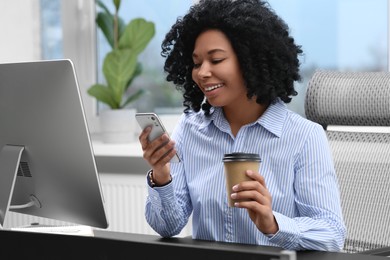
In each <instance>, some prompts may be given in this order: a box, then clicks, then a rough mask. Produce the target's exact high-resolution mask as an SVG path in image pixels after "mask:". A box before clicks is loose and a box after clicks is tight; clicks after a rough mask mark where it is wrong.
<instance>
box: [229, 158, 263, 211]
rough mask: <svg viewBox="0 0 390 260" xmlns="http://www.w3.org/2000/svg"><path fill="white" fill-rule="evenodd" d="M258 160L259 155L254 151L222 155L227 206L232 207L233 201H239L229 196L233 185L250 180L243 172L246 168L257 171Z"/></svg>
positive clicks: (259, 160)
mask: <svg viewBox="0 0 390 260" xmlns="http://www.w3.org/2000/svg"><path fill="white" fill-rule="evenodd" d="M260 162H261V159H260V156H259V155H258V154H254V153H230V154H225V155H224V157H223V163H224V172H225V178H226V192H227V196H228V203H229V207H234V202H237V201H241V200H233V199H232V198H231V197H230V195H231V194H232V193H233V190H232V188H233V186H234V185H236V184H238V183H240V182H243V181H248V180H252V179H251V178H249V177H248V176H246V174H245V172H246V170H252V171H253V172H259V167H260Z"/></svg>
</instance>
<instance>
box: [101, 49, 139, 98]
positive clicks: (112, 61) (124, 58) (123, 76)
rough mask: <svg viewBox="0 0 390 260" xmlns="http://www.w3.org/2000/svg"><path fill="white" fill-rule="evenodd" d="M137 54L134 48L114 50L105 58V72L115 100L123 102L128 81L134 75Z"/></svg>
mask: <svg viewBox="0 0 390 260" xmlns="http://www.w3.org/2000/svg"><path fill="white" fill-rule="evenodd" d="M136 66H137V55H136V54H135V53H134V52H133V51H132V50H128V49H125V50H113V51H111V52H109V53H108V54H107V56H106V58H105V59H104V63H103V73H104V76H105V77H106V80H107V83H108V86H109V88H110V89H111V91H112V92H113V95H112V96H113V97H114V99H115V102H117V103H119V104H120V103H121V101H122V98H123V94H124V92H125V90H126V88H127V82H129V80H130V79H131V78H132V77H133V75H134V72H135V69H136Z"/></svg>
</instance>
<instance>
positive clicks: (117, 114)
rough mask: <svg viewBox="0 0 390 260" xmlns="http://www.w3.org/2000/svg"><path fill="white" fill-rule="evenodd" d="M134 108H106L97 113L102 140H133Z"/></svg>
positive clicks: (111, 141)
mask: <svg viewBox="0 0 390 260" xmlns="http://www.w3.org/2000/svg"><path fill="white" fill-rule="evenodd" d="M136 112H137V111H136V109H108V110H104V111H102V112H101V113H100V115H99V121H100V131H101V136H102V141H103V142H105V143H129V142H134V141H135V129H136V121H135V113H136Z"/></svg>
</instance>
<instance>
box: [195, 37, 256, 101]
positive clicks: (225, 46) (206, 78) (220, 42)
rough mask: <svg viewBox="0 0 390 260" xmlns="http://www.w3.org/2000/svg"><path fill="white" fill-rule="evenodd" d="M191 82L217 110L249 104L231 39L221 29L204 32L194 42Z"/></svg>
mask: <svg viewBox="0 0 390 260" xmlns="http://www.w3.org/2000/svg"><path fill="white" fill-rule="evenodd" d="M192 57H193V61H194V68H193V70H192V79H193V80H194V81H195V82H196V84H197V85H198V86H199V88H200V89H201V90H202V92H203V93H204V95H205V96H206V98H207V100H208V102H209V103H210V104H211V105H212V106H215V107H228V106H236V107H237V106H239V105H240V103H241V104H242V102H248V101H249V100H248V98H247V96H246V95H247V89H246V87H245V82H244V79H243V77H242V73H241V70H240V65H239V62H238V59H237V56H236V54H235V52H234V50H233V47H232V45H231V44H230V41H229V39H228V38H227V37H226V35H225V34H224V33H222V32H221V31H219V30H213V29H210V30H207V31H205V32H202V33H201V34H200V35H199V36H198V38H197V39H196V42H195V47H194V52H193V55H192Z"/></svg>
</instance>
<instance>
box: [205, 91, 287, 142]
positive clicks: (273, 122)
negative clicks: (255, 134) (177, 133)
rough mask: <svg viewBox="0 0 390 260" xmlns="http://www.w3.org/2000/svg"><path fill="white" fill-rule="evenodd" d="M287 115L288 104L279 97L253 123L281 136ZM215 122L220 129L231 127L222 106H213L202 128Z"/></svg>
mask: <svg viewBox="0 0 390 260" xmlns="http://www.w3.org/2000/svg"><path fill="white" fill-rule="evenodd" d="M286 117H287V106H286V104H284V103H283V101H282V100H280V99H279V98H278V99H277V100H276V101H275V102H274V103H271V104H270V105H269V107H268V108H267V110H266V111H265V112H264V114H263V115H262V116H261V117H259V118H258V119H257V120H256V122H254V123H253V124H259V125H261V126H263V127H264V128H265V129H267V130H268V131H269V132H271V133H272V134H274V135H276V136H277V137H280V136H281V135H282V130H283V124H284V121H285V119H286ZM211 122H213V123H214V125H216V126H217V127H218V128H220V129H226V128H227V127H229V125H228V123H227V121H226V119H225V117H224V115H223V110H222V108H220V107H212V108H211V110H210V116H208V117H204V121H203V123H202V124H201V125H200V127H199V128H200V129H203V128H206V127H207V126H208V125H210V124H211Z"/></svg>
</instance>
